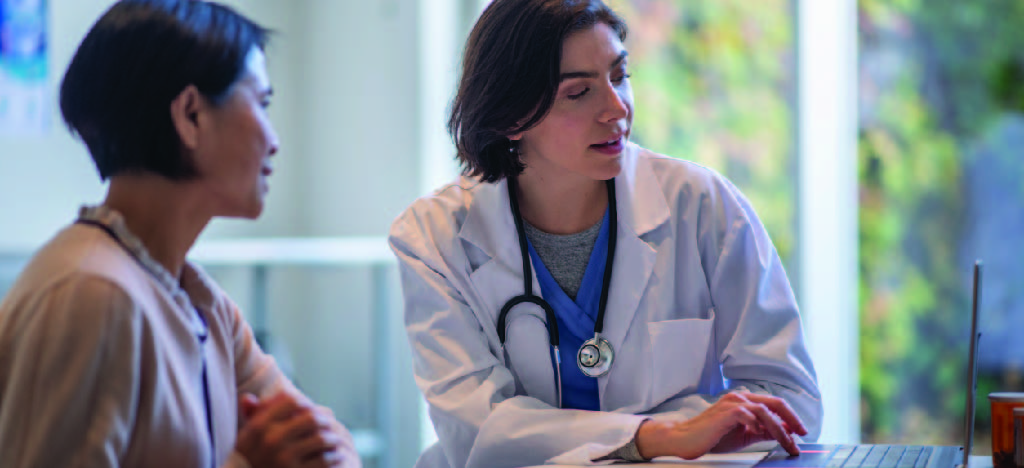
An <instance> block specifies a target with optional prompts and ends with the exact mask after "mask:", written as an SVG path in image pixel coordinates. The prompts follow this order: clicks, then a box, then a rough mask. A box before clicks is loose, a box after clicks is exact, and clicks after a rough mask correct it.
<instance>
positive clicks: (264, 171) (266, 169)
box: [260, 166, 274, 177]
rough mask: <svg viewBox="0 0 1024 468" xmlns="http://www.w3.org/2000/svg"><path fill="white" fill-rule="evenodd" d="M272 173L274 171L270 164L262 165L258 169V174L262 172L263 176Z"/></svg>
mask: <svg viewBox="0 0 1024 468" xmlns="http://www.w3.org/2000/svg"><path fill="white" fill-rule="evenodd" d="M273 173H274V168H273V167H271V166H263V167H262V168H261V169H260V174H263V175H264V176H265V177H269V176H270V174H273Z"/></svg>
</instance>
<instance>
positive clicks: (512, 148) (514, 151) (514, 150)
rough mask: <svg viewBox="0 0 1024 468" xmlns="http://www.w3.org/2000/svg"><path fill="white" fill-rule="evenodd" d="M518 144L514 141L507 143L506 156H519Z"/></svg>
mask: <svg viewBox="0 0 1024 468" xmlns="http://www.w3.org/2000/svg"><path fill="white" fill-rule="evenodd" d="M518 143H519V142H517V141H515V140H509V141H508V154H511V155H514V156H519V144H518Z"/></svg>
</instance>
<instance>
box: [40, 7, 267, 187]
mask: <svg viewBox="0 0 1024 468" xmlns="http://www.w3.org/2000/svg"><path fill="white" fill-rule="evenodd" d="M269 35H270V32H269V31H268V30H267V29H265V28H263V27H262V26H260V25H258V24H256V23H255V22H253V21H252V20H250V19H248V18H246V17H244V16H242V15H241V14H239V13H237V12H236V11H235V10H233V9H231V8H230V7H227V6H224V5H221V4H218V3H212V2H206V1H199V0H121V1H119V2H117V3H115V4H114V5H113V6H112V7H110V9H109V10H107V12H106V13H104V14H103V16H102V17H100V19H99V20H98V21H97V22H96V24H95V25H93V27H92V29H90V30H89V32H88V34H86V36H85V39H83V40H82V43H81V44H80V45H79V46H78V50H77V51H76V52H75V55H74V57H73V58H72V59H71V64H70V65H69V66H68V69H67V72H66V73H65V74H64V80H63V81H62V83H61V87H60V110H61V114H62V115H63V117H64V121H65V123H67V126H68V129H70V130H71V132H72V133H73V134H77V135H78V136H79V137H80V138H81V139H82V141H84V142H85V145H86V146H87V147H88V149H89V153H90V154H91V155H92V159H93V162H95V164H96V169H97V170H98V171H99V174H100V178H101V179H103V180H106V179H107V178H109V177H111V176H114V175H117V174H119V173H122V172H138V171H143V172H153V173H157V174H159V175H162V176H164V177H167V178H169V179H172V180H187V179H191V178H194V177H195V176H196V175H197V174H196V169H195V166H194V164H193V162H192V161H191V160H190V158H188V157H186V155H185V154H184V152H183V148H182V144H181V139H180V138H179V136H178V132H177V130H176V129H175V128H174V125H173V122H172V121H171V102H172V101H173V100H174V99H175V97H177V96H178V95H179V94H180V93H181V92H182V91H183V90H184V89H185V88H187V87H188V86H189V85H195V87H196V88H197V89H198V90H199V92H200V94H202V95H203V96H204V97H205V98H206V99H208V100H209V101H210V102H211V103H212V104H213V105H215V106H217V105H220V104H222V103H223V102H224V100H225V99H226V98H227V97H228V95H229V94H230V90H231V87H232V85H234V84H235V83H236V82H237V81H238V80H239V79H241V77H242V76H243V74H244V72H245V69H246V58H247V56H248V54H249V53H250V51H252V50H253V48H254V47H259V48H260V49H264V48H265V47H266V44H267V41H268V38H269Z"/></svg>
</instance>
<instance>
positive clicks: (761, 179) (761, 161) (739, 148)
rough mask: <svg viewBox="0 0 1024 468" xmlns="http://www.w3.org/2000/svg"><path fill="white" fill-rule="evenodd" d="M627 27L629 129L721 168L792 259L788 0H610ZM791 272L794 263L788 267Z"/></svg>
mask: <svg viewBox="0 0 1024 468" xmlns="http://www.w3.org/2000/svg"><path fill="white" fill-rule="evenodd" d="M610 4H611V5H612V7H613V8H615V9H616V11H618V12H619V13H621V14H622V15H623V16H624V17H625V19H626V22H627V23H628V24H629V27H630V38H629V40H628V44H627V46H628V47H629V50H630V58H629V60H630V69H631V73H632V74H633V77H632V78H631V81H632V84H633V89H634V92H635V94H636V109H635V116H634V130H633V136H634V139H635V140H636V141H638V142H639V143H640V144H641V145H644V146H645V147H647V148H650V149H652V150H654V151H657V152H660V153H665V154H668V155H670V156H673V157H677V158H682V159H687V160H691V161H694V162H697V163H699V164H703V165H706V166H709V167H711V168H713V169H715V170H718V171H719V172H721V173H723V174H725V175H726V176H727V177H729V179H730V180H732V181H733V182H734V183H735V184H736V185H737V186H738V187H739V188H740V189H741V190H742V191H743V192H744V194H745V195H746V196H747V197H748V198H749V199H750V200H751V203H753V205H754V208H755V209H756V210H757V213H758V215H759V216H760V217H761V219H762V221H763V222H764V224H765V226H766V227H767V229H768V232H769V233H770V234H771V236H772V240H773V241H774V242H775V246H776V248H777V249H778V251H779V254H780V255H781V256H782V258H783V262H784V263H786V264H787V267H791V266H793V260H795V259H794V258H793V255H794V253H795V252H794V249H795V245H796V201H795V200H796V198H795V197H796V184H795V183H794V181H795V159H794V158H793V151H794V149H793V135H794V132H795V127H794V125H793V105H792V96H793V95H794V88H793V86H794V79H793V75H794V72H793V57H794V49H793V47H794V44H793V21H792V15H791V7H790V3H789V1H788V0H760V1H757V2H749V1H742V0H617V1H616V0H613V1H611V2H610ZM787 269H788V270H789V271H790V275H791V277H792V276H793V271H794V270H793V269H792V268H787Z"/></svg>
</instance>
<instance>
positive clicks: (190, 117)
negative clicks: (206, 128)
mask: <svg viewBox="0 0 1024 468" xmlns="http://www.w3.org/2000/svg"><path fill="white" fill-rule="evenodd" d="M205 105H206V100H205V99H203V95H202V94H201V93H200V92H199V89H198V88H196V87H195V85H188V86H187V87H186V88H185V89H184V90H182V91H181V92H180V93H178V95H177V96H175V98H174V100H173V101H171V123H173V124H174V129H175V130H176V131H177V132H178V138H179V139H180V140H181V144H182V146H184V147H185V149H188V150H195V149H196V147H198V146H199V113H200V112H201V111H202V110H203V107H204V106H205Z"/></svg>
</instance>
